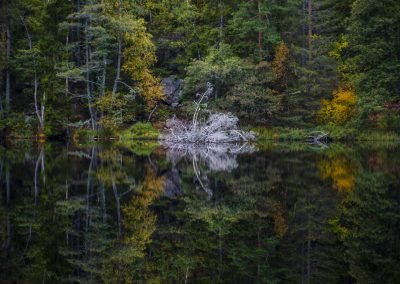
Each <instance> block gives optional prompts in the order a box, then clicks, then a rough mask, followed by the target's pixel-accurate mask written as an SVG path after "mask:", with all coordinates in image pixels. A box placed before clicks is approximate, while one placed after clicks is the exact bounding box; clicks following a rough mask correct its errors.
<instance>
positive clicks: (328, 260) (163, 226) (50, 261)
mask: <svg viewBox="0 0 400 284" xmlns="http://www.w3.org/2000/svg"><path fill="white" fill-rule="evenodd" d="M143 147H144V146H143V145H141V146H139V145H134V146H132V145H130V146H129V147H128V148H125V146H121V145H102V144H96V145H93V146H91V147H88V148H85V147H83V148H82V147H75V146H70V145H67V146H65V145H58V144H55V143H47V144H44V145H36V144H34V143H30V142H21V143H18V144H16V145H12V146H10V145H8V146H7V148H6V147H0V186H1V190H2V191H1V195H0V204H1V207H0V224H1V226H0V242H1V243H0V275H1V276H0V277H1V281H0V282H5V283H10V282H15V283H58V282H86V283H99V282H100V283H101V282H105V283H125V282H127V283H132V282H135V283H136V282H140V283H143V282H156V283H160V282H162V283H203V282H205V283H254V282H257V283H351V282H356V281H358V282H360V283H376V282H377V281H380V282H383V283H393V282H395V281H396V280H397V279H398V278H399V275H398V270H397V269H396V268H397V267H398V266H399V258H400V249H399V245H398V244H399V243H400V242H399V235H400V227H399V224H400V217H399V216H400V214H399V209H398V208H400V206H399V205H400V204H399V200H400V199H399V198H398V197H399V192H398V190H397V188H398V187H399V183H400V178H399V173H400V168H399V164H398V160H399V158H400V155H399V151H398V148H397V147H392V148H387V147H381V146H379V145H375V146H371V147H370V146H368V148H367V149H366V148H362V147H348V146H344V145H330V147H329V148H324V149H318V150H315V149H313V148H309V146H307V145H303V144H301V145H293V144H292V145H286V144H285V145H283V144H271V145H269V146H263V147H262V148H263V150H262V151H259V150H257V149H256V148H254V147H252V146H249V145H245V146H243V145H208V147H198V146H195V145H184V146H182V145H176V147H173V148H168V149H164V148H163V147H159V148H156V147H154V145H153V146H152V148H151V150H150V149H144V148H143Z"/></svg>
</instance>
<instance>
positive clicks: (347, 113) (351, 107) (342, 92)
mask: <svg viewBox="0 0 400 284" xmlns="http://www.w3.org/2000/svg"><path fill="white" fill-rule="evenodd" d="M356 104H357V97H356V94H355V92H354V90H353V89H345V88H340V89H339V90H338V91H335V92H334V93H333V99H332V100H325V99H324V100H322V102H321V109H320V110H319V111H318V113H317V119H318V121H319V122H322V123H329V124H334V125H340V124H343V123H345V122H346V121H348V120H349V119H350V118H351V117H353V116H354V115H355V108H356Z"/></svg>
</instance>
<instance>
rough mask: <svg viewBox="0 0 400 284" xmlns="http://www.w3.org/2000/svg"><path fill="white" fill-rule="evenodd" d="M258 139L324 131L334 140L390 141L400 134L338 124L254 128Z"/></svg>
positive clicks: (399, 138) (295, 137)
mask: <svg viewBox="0 0 400 284" xmlns="http://www.w3.org/2000/svg"><path fill="white" fill-rule="evenodd" d="M252 131H254V132H255V133H257V140H258V141H259V142H262V141H268V140H270V141H304V140H305V138H306V137H307V135H309V133H311V132H314V131H323V132H326V133H328V135H329V138H330V139H331V140H333V141H342V142H345V141H360V142H361V141H390V142H396V141H398V142H400V134H398V133H396V132H393V131H379V130H364V131H359V130H356V129H355V128H346V127H338V126H318V127H315V128H304V129H299V128H253V129H252Z"/></svg>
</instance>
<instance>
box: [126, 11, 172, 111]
mask: <svg viewBox="0 0 400 284" xmlns="http://www.w3.org/2000/svg"><path fill="white" fill-rule="evenodd" d="M127 21H129V26H130V27H131V30H130V31H129V32H126V33H124V41H125V42H126V44H127V47H126V48H125V50H124V59H125V61H124V64H123V66H122V68H123V70H124V71H125V72H126V73H127V74H128V75H129V76H131V78H132V80H134V81H136V82H138V87H139V89H140V93H141V95H142V96H143V98H144V99H145V101H146V103H147V106H148V108H149V109H151V108H152V107H154V105H155V104H156V102H157V101H160V100H161V99H162V98H163V97H164V92H163V89H162V85H161V82H160V80H159V79H158V78H156V77H155V76H154V75H153V74H152V73H151V70H150V67H151V66H152V65H153V64H154V63H155V62H156V60H157V57H156V54H155V46H154V44H153V42H152V41H151V35H150V34H149V33H147V31H146V28H145V24H144V21H143V20H142V19H140V20H132V19H129V20H127Z"/></svg>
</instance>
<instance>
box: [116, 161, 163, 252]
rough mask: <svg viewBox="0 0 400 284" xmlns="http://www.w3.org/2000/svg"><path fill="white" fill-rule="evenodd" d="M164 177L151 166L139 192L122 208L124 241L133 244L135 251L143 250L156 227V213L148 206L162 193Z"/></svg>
mask: <svg viewBox="0 0 400 284" xmlns="http://www.w3.org/2000/svg"><path fill="white" fill-rule="evenodd" d="M164 182H165V178H164V177H159V176H157V175H156V172H155V171H154V170H153V169H152V168H151V167H148V168H147V174H146V177H145V178H144V180H143V182H142V184H141V186H140V187H141V193H140V194H139V195H135V196H133V197H132V199H131V200H130V201H129V203H128V204H126V205H124V206H123V208H122V212H123V216H124V221H123V225H124V229H125V232H126V236H125V238H124V240H123V241H124V243H125V244H129V245H134V247H135V248H136V249H137V251H143V250H144V249H145V246H146V245H147V244H148V243H149V242H150V237H151V235H152V234H153V232H154V231H155V229H156V226H155V223H156V215H155V214H154V213H152V212H151V211H150V210H149V206H150V205H151V204H152V203H153V202H154V201H155V200H156V199H157V198H158V197H159V196H160V195H161V194H162V192H163V189H164Z"/></svg>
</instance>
